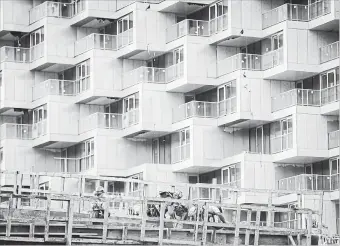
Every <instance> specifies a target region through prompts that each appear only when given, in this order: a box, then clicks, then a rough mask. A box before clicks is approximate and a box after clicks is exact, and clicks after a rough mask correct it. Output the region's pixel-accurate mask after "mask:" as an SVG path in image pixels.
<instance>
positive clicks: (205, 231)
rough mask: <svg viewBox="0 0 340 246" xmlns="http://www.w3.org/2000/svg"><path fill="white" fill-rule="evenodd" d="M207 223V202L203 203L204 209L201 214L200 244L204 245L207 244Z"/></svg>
mask: <svg viewBox="0 0 340 246" xmlns="http://www.w3.org/2000/svg"><path fill="white" fill-rule="evenodd" d="M197 208H199V207H197ZM207 223H208V204H207V203H205V209H204V214H203V231H202V246H205V245H206V244H207V232H208V226H207Z"/></svg>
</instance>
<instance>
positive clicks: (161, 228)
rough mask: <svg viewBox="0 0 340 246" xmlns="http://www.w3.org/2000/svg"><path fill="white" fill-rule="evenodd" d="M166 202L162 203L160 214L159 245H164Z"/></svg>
mask: <svg viewBox="0 0 340 246" xmlns="http://www.w3.org/2000/svg"><path fill="white" fill-rule="evenodd" d="M165 205H166V204H165V202H162V203H161V211H160V213H159V214H160V215H159V233H158V245H160V246H162V245H163V237H164V235H163V234H164V217H165Z"/></svg>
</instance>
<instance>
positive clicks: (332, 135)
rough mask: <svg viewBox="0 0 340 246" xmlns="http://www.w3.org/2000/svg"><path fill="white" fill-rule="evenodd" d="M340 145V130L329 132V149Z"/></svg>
mask: <svg viewBox="0 0 340 246" xmlns="http://www.w3.org/2000/svg"><path fill="white" fill-rule="evenodd" d="M337 147H339V130H336V131H334V132H329V133H328V149H333V148H337Z"/></svg>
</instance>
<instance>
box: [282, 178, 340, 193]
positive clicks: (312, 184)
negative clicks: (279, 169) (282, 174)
mask: <svg viewBox="0 0 340 246" xmlns="http://www.w3.org/2000/svg"><path fill="white" fill-rule="evenodd" d="M339 178H340V174H334V175H318V174H300V175H297V176H293V177H289V178H284V179H280V180H279V181H278V188H279V190H288V191H296V190H312V191H333V190H338V189H339Z"/></svg>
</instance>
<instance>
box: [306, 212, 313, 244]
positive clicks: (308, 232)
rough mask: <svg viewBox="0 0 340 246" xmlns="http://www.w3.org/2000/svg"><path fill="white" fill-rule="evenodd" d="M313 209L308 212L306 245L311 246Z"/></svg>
mask: <svg viewBox="0 0 340 246" xmlns="http://www.w3.org/2000/svg"><path fill="white" fill-rule="evenodd" d="M311 234H312V211H310V212H308V215H307V237H306V239H307V241H306V245H307V246H311V245H312V235H311Z"/></svg>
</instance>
